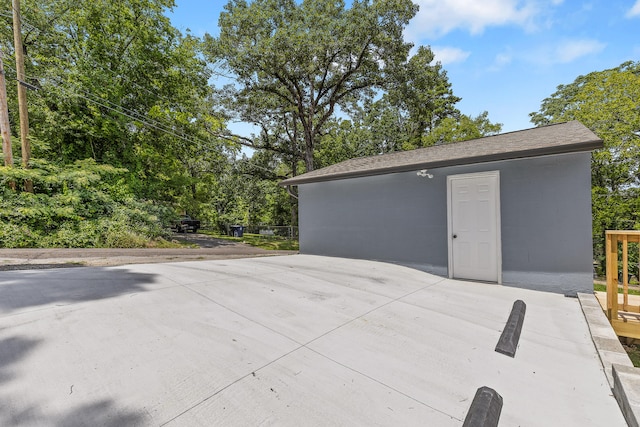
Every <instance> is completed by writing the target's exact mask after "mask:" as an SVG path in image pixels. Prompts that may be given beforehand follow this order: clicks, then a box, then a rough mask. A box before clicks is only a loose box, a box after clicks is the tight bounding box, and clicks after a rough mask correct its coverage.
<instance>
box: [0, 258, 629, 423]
mask: <svg viewBox="0 0 640 427" xmlns="http://www.w3.org/2000/svg"><path fill="white" fill-rule="evenodd" d="M517 299H521V300H523V301H524V302H525V303H526V304H527V311H526V317H525V321H524V326H523V329H522V334H521V337H520V345H519V348H518V350H517V353H516V355H515V357H514V358H510V357H508V356H505V355H503V354H500V353H497V352H495V351H494V348H495V346H496V343H497V342H498V339H499V337H500V334H501V331H502V329H503V328H504V325H505V322H506V320H507V318H508V316H509V313H510V310H511V307H512V305H513V302H514V301H515V300H517ZM481 386H488V387H491V388H493V389H495V390H496V391H497V392H498V393H499V394H500V395H501V396H502V397H503V399H504V406H503V409H502V415H501V418H500V425H502V426H518V425H521V426H551V425H562V426H603V425H606V426H624V425H626V423H625V421H624V418H623V416H622V413H621V411H620V409H619V407H618V404H617V402H616V400H615V399H614V397H613V396H612V394H611V388H610V387H609V384H608V382H607V378H606V376H605V373H604V371H603V368H602V365H601V362H600V359H599V357H598V354H597V352H596V349H595V347H594V344H593V342H592V339H591V336H590V333H589V329H588V327H587V323H586V321H585V318H584V315H583V313H582V311H581V308H580V303H579V301H578V299H575V298H565V297H563V296H561V295H558V294H550V293H543V292H535V291H528V290H523V289H516V288H509V287H505V286H498V285H490V284H482V283H471V282H463V281H455V280H448V279H444V278H442V277H438V276H433V275H430V274H427V273H424V272H420V271H417V270H413V269H410V268H406V267H401V266H397V265H392V264H385V263H378V262H372V261H361V260H348V259H340V258H329V257H318V256H306V255H293V256H281V257H270V258H253V259H235V260H222V261H198V262H181V263H163V264H139V265H128V266H120V267H79V268H66V269H55V270H34V271H6V272H0V425H2V426H135V425H141V426H164V425H167V426H198V425H202V426H210V425H221V426H236V425H238V426H249V425H278V426H281V425H285V426H302V425H305V426H307V425H310V426H314V425H323V426H324V425H345V426H357V425H363V426H372V425H387V426H413V425H415V426H460V425H462V422H463V420H464V418H465V415H466V413H467V411H468V410H469V406H470V404H471V400H472V399H473V396H474V394H475V392H476V390H477V389H478V388H479V387H481Z"/></svg>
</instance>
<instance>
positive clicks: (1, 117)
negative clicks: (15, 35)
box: [0, 51, 13, 167]
mask: <svg viewBox="0 0 640 427" xmlns="http://www.w3.org/2000/svg"><path fill="white" fill-rule="evenodd" d="M0 131H1V132H2V154H3V155H4V165H5V166H7V167H12V166H13V153H12V151H11V129H10V125H9V107H7V83H6V81H5V78H4V64H3V63H2V51H0Z"/></svg>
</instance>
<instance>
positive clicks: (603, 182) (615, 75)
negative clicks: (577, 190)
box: [530, 62, 640, 262]
mask: <svg viewBox="0 0 640 427" xmlns="http://www.w3.org/2000/svg"><path fill="white" fill-rule="evenodd" d="M639 105H640V62H635V63H634V62H625V63H623V64H621V65H620V66H618V67H616V68H612V69H609V70H604V71H595V72H592V73H589V74H587V75H584V76H579V77H578V78H577V79H576V80H575V81H574V82H573V83H570V84H568V85H560V86H558V88H557V91H556V92H555V93H553V94H552V95H551V96H550V97H549V98H546V99H545V100H544V101H542V105H541V108H540V111H539V112H534V113H531V114H530V117H531V121H532V122H533V123H535V124H536V125H538V126H541V125H546V124H550V123H558V122H565V121H569V120H579V121H580V122H582V123H583V124H584V125H585V126H587V127H588V128H589V129H591V130H592V131H593V132H594V133H595V134H596V135H598V136H599V137H600V138H602V140H603V141H604V148H603V149H601V150H597V151H595V152H594V153H593V156H592V162H591V164H592V170H591V174H592V178H591V180H592V188H593V190H592V193H593V237H594V254H595V256H596V258H597V259H599V260H600V261H602V262H604V231H605V230H606V229H634V228H635V229H640V210H639V209H638V208H639V202H638V197H639V196H640V191H639V186H640V185H639V184H640V109H639V108H638V106H639Z"/></svg>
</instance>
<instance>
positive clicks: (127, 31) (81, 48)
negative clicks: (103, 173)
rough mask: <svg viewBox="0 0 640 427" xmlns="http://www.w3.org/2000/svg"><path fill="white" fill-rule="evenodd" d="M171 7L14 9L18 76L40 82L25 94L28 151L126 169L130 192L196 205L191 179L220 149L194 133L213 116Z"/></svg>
mask: <svg viewBox="0 0 640 427" xmlns="http://www.w3.org/2000/svg"><path fill="white" fill-rule="evenodd" d="M173 6H174V1H173V0H122V1H117V2H114V1H109V0H73V1H72V0H34V1H32V2H29V3H28V7H26V8H23V12H24V13H23V44H24V47H25V60H26V64H25V65H26V69H27V73H26V74H27V81H28V82H29V83H30V84H32V85H33V86H35V87H37V88H39V90H37V91H36V92H34V93H33V95H31V96H30V99H29V100H30V113H31V117H32V120H31V123H32V133H31V135H32V139H33V146H34V155H35V156H36V157H39V158H43V159H49V160H51V161H55V162H57V163H72V162H74V161H75V160H78V159H84V158H93V159H95V160H96V161H97V162H98V163H108V164H112V165H114V166H119V167H126V168H127V169H129V174H128V177H127V178H128V179H127V180H128V182H129V184H130V185H131V186H132V188H134V190H135V191H136V193H137V194H138V196H140V197H144V198H147V199H154V200H160V201H166V202H174V203H179V204H181V205H183V209H191V207H192V206H193V205H194V203H195V204H197V203H196V202H197V200H198V198H199V197H201V195H199V194H198V191H199V190H198V189H197V188H196V187H197V186H198V184H197V183H198V182H199V180H201V179H202V178H203V174H205V173H216V171H217V170H219V167H218V166H219V162H220V161H221V159H222V158H223V157H224V154H225V153H224V152H223V147H222V145H221V143H220V141H219V140H217V139H216V138H212V137H211V135H209V134H207V133H206V132H204V131H203V129H204V128H205V125H206V126H217V127H220V126H221V123H220V120H219V119H218V118H216V117H214V116H212V111H213V106H212V98H211V92H212V91H211V88H210V87H209V84H208V79H209V78H210V76H211V75H210V72H209V70H208V68H207V64H206V62H205V61H204V60H203V58H202V55H201V53H200V48H201V42H200V40H199V39H197V38H196V37H193V36H191V35H189V34H187V35H182V34H181V33H180V32H179V31H178V30H177V29H175V28H174V27H173V26H172V25H171V23H170V21H169V18H168V17H167V16H166V14H165V13H166V11H167V10H168V9H170V8H172V7H173ZM2 19H3V24H4V25H2V26H0V35H3V36H2V37H1V38H0V40H10V37H8V35H9V34H10V31H11V25H10V24H11V22H10V19H9V18H5V17H3V18H2ZM5 49H6V50H8V51H10V50H11V49H12V47H11V46H10V45H7V46H5ZM10 98H12V99H14V100H15V94H10ZM13 102H14V103H15V101H13ZM11 110H12V111H16V108H15V107H14V108H11ZM11 118H12V127H13V128H15V127H16V125H15V122H16V118H15V113H13V114H12V117H11ZM204 163H206V164H204Z"/></svg>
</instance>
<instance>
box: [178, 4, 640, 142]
mask: <svg viewBox="0 0 640 427" xmlns="http://www.w3.org/2000/svg"><path fill="white" fill-rule="evenodd" d="M175 2H176V7H175V8H174V10H173V12H172V13H169V16H170V17H171V20H172V23H173V25H174V26H176V27H177V28H178V29H180V30H182V31H183V32H184V31H185V30H186V29H187V28H189V29H190V30H191V32H192V33H193V34H194V35H197V36H201V35H203V34H204V33H205V32H208V33H210V34H212V35H215V34H217V32H218V28H217V23H218V16H219V14H220V11H221V10H222V7H223V5H224V4H225V3H226V1H225V0H175ZM414 3H416V4H418V5H419V6H420V11H419V12H418V14H417V15H416V17H415V18H414V19H413V20H412V22H411V23H410V24H409V26H408V27H407V29H406V31H405V39H406V40H407V41H411V42H412V43H414V44H415V45H416V46H419V45H429V46H431V48H432V50H433V51H434V52H435V54H436V60H438V61H440V62H441V63H442V64H443V67H444V69H445V70H446V71H447V74H448V77H449V81H450V82H451V84H452V88H453V92H454V94H455V95H456V96H459V97H461V98H462V101H461V102H460V103H459V104H458V108H459V109H460V110H461V111H462V112H463V113H465V114H468V115H472V116H475V115H478V114H480V113H482V112H483V111H488V112H489V119H490V120H491V121H492V122H498V123H502V124H503V132H510V131H515V130H519V129H526V128H530V127H532V126H533V125H532V124H531V122H530V121H529V113H530V112H533V111H538V109H539V108H540V103H541V102H542V100H543V99H544V98H546V97H548V96H550V95H551V94H552V93H553V92H555V90H556V87H557V86H558V85H560V84H568V83H571V82H573V81H574V80H575V79H576V77H578V76H579V75H583V74H587V73H590V72H592V71H601V70H605V69H607V68H613V67H616V66H618V65H620V64H621V63H623V62H625V61H640V0H610V1H598V0H593V1H569V0H564V1H563V0H521V1H517V0H483V1H478V0H414Z"/></svg>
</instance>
